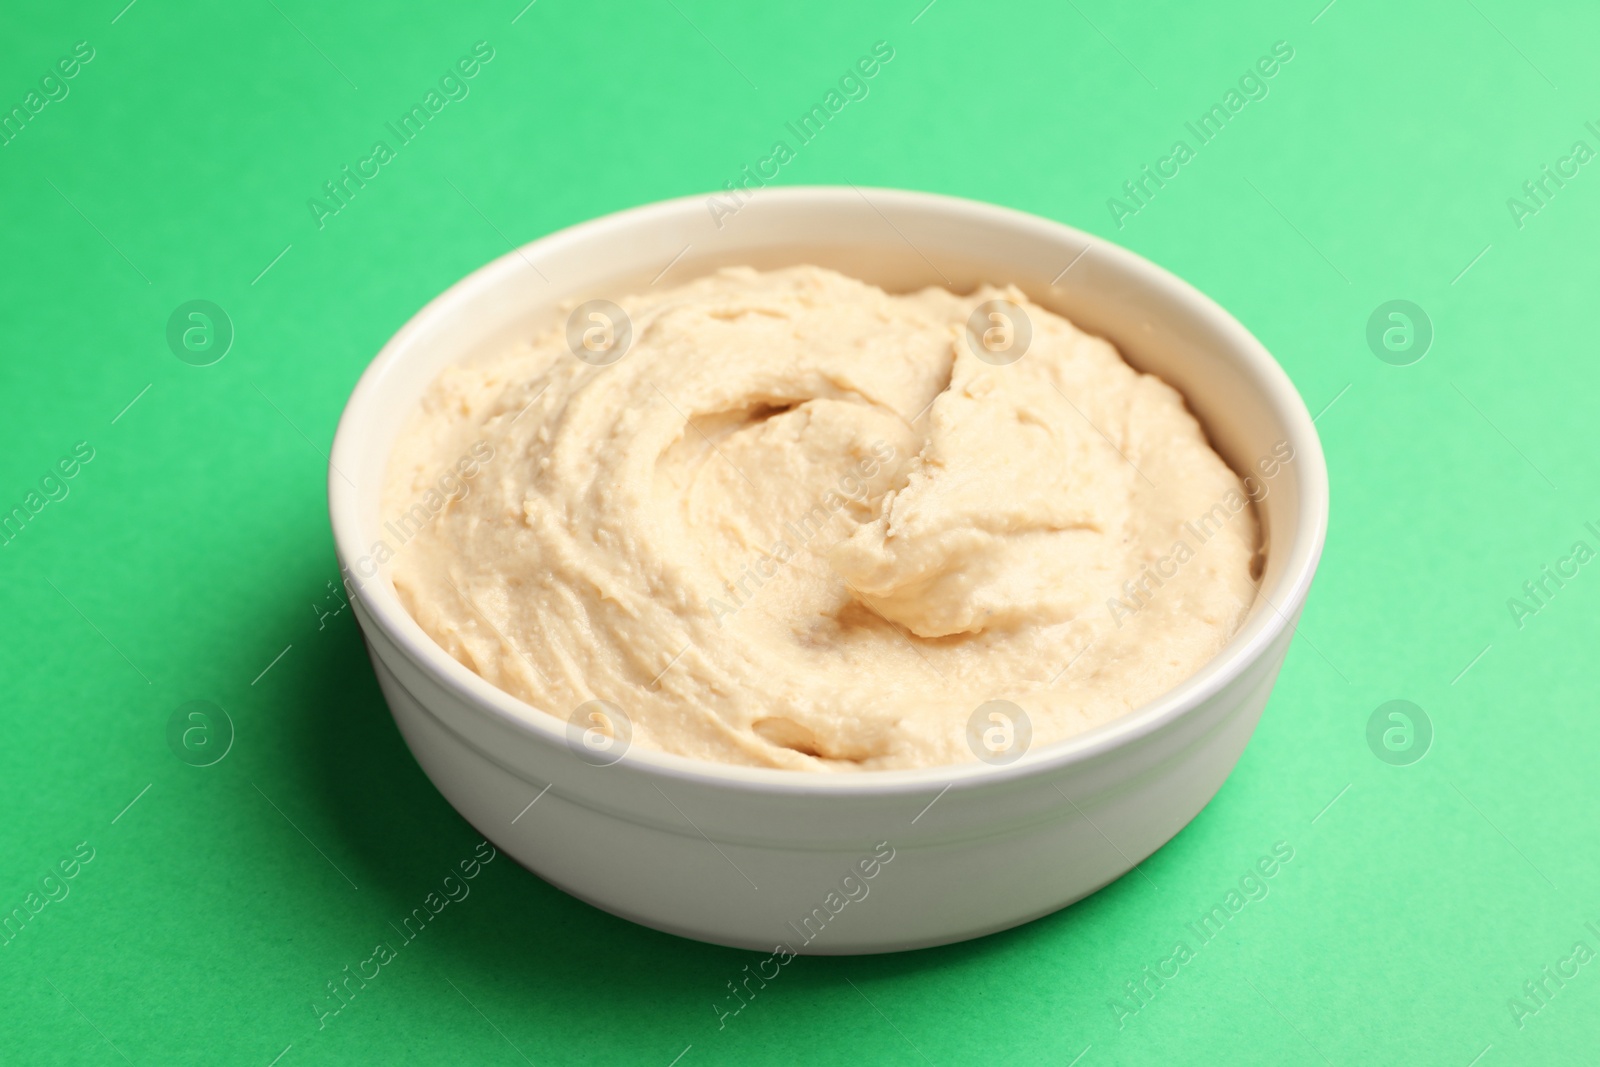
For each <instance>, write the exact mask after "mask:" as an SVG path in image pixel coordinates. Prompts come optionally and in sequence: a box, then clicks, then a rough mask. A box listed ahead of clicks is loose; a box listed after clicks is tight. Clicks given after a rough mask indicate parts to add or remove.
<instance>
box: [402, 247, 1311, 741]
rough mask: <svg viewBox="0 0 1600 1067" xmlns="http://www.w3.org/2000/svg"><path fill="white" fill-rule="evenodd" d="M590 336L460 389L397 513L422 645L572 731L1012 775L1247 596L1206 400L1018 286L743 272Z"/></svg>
mask: <svg viewBox="0 0 1600 1067" xmlns="http://www.w3.org/2000/svg"><path fill="white" fill-rule="evenodd" d="M593 306H595V305H592V304H586V305H583V306H581V307H579V308H577V309H576V312H575V314H574V317H573V322H569V324H568V325H567V327H565V328H561V329H557V330H553V331H551V332H550V333H548V334H547V335H545V336H542V337H539V338H536V339H534V340H533V341H531V342H530V343H525V344H521V345H518V346H517V347H515V348H514V349H513V350H511V351H506V352H503V353H497V354H495V355H493V356H492V357H491V358H487V359H482V360H478V361H474V362H471V363H469V364H466V365H462V366H457V367H452V368H450V369H447V370H446V371H445V372H444V373H443V374H441V375H440V377H439V379H438V381H437V382H435V383H434V385H433V386H432V387H431V389H430V390H429V391H428V393H427V394H426V396H425V397H424V399H423V401H422V403H421V407H420V410H419V411H418V412H417V413H416V414H415V415H414V416H413V418H412V421H411V423H410V425H409V427H408V429H407V430H406V432H404V433H403V434H402V435H401V437H400V440H399V442H398V444H397V446H396V449H395V453H394V457H393V459H392V461H391V465H390V470H389V475H388V479H387V482H386V485H385V489H384V502H383V513H384V515H385V516H386V517H389V518H390V519H391V520H392V521H391V522H390V523H389V525H388V528H389V529H390V530H391V531H395V532H397V533H398V532H399V531H403V534H404V536H403V537H402V538H401V540H402V543H401V545H400V546H399V547H398V548H397V549H396V550H395V551H394V554H393V559H392V561H390V563H389V572H388V573H389V574H390V576H391V578H392V580H393V583H394V587H395V589H396V591H397V592H398V593H399V595H400V598H401V600H402V602H403V603H404V604H405V605H406V607H407V609H408V610H409V611H410V612H411V614H412V615H413V616H414V617H415V618H416V620H417V622H418V623H419V624H421V626H422V628H423V629H424V630H426V631H427V632H428V633H429V634H430V635H432V637H433V638H434V639H435V640H436V641H438V642H439V644H440V645H441V646H442V647H443V648H444V649H445V650H446V651H448V652H449V653H450V654H451V655H452V656H454V657H455V658H456V659H458V660H459V661H460V662H462V663H463V664H465V665H466V666H468V667H470V668H471V669H472V670H474V671H476V672H477V673H478V674H480V675H481V676H482V677H484V678H486V679H487V680H488V681H490V682H491V683H493V684H494V685H496V686H498V687H500V688H501V689H503V690H505V691H506V692H508V693H511V694H513V695H515V696H517V697H519V698H521V699H522V700H524V701H526V702H527V703H529V704H531V705H532V706H533V707H535V708H538V709H542V710H543V711H546V712H548V713H550V714H551V715H554V716H556V717H558V718H560V719H562V720H571V719H572V717H573V716H574V714H575V713H579V714H580V715H582V716H588V717H589V721H591V722H593V723H594V724H597V727H598V728H599V729H600V730H601V731H602V732H603V733H607V734H611V735H613V736H614V737H618V738H621V739H624V740H626V741H627V743H630V744H633V745H646V746H649V747H652V748H656V749H662V750H665V751H668V752H674V753H678V754H679V755H683V756H690V757H695V758H699V759H707V760H718V761H723V762H727V763H738V764H750V765H757V766H767V767H782V768H792V769H796V770H812V771H856V770H878V769H892V768H911V767H925V766H933V765H938V764H948V763H957V762H962V761H969V760H972V759H974V758H991V756H992V755H993V754H994V751H996V750H998V749H1004V748H1006V747H1007V746H1009V747H1010V748H1011V749H1013V750H1015V749H1016V748H1019V747H1024V748H1025V747H1026V746H1027V745H1029V744H1031V745H1032V746H1034V747H1037V746H1039V745H1042V744H1046V743H1049V742H1052V741H1058V740H1061V739H1063V738H1066V737H1070V736H1072V735H1074V734H1078V733H1081V732H1083V731H1085V730H1088V729H1090V728H1092V727H1095V726H1098V725H1100V724H1102V723H1105V722H1107V721H1109V720H1111V719H1115V718H1116V717H1117V716H1119V715H1123V714H1125V713H1127V712H1128V711H1130V710H1132V709H1134V708H1136V707H1138V706H1140V705H1142V704H1144V703H1147V702H1148V701H1150V700H1151V699H1153V698H1154V697H1157V696H1159V695H1160V694H1161V693H1163V692H1164V691H1166V690H1168V689H1170V688H1172V687H1173V686H1174V685H1176V684H1177V683H1179V682H1181V681H1182V680H1183V679H1184V678H1186V677H1187V676H1189V675H1191V674H1193V673H1194V672H1195V671H1196V670H1198V669H1199V668H1200V667H1201V666H1203V665H1204V664H1205V663H1206V661H1207V660H1209V659H1210V658H1211V657H1213V656H1214V655H1215V654H1216V653H1217V652H1218V651H1219V650H1220V649H1221V648H1222V647H1223V645H1224V644H1225V643H1226V642H1227V640H1228V639H1229V637H1230V636H1232V634H1233V633H1234V631H1235V630H1236V629H1237V628H1238V627H1239V625H1240V624H1241V623H1242V621H1243V620H1244V618H1245V615H1246V614H1247V612H1248V611H1249V609H1250V607H1251V605H1252V604H1253V602H1254V600H1255V596H1256V584H1257V579H1258V577H1259V565H1260V550H1261V538H1260V535H1259V532H1258V529H1257V524H1256V518H1255V513H1254V510H1253V508H1252V507H1251V505H1250V500H1249V499H1248V498H1247V495H1246V493H1245V489H1244V486H1243V485H1242V484H1241V482H1240V479H1239V478H1238V476H1236V475H1235V474H1234V472H1233V471H1232V470H1230V469H1229V468H1228V466H1227V464H1225V463H1224V462H1223V461H1222V459H1221V458H1219V457H1218V456H1217V454H1216V453H1215V452H1214V451H1212V449H1211V447H1210V445H1209V444H1208V443H1207V441H1206V438H1205V435H1204V433H1203V431H1202V430H1201V428H1200V426H1199V424H1198V423H1197V422H1196V420H1195V418H1194V416H1193V415H1191V414H1190V413H1189V411H1188V410H1187V408H1186V407H1185V406H1184V401H1183V398H1182V397H1181V396H1180V395H1179V394H1178V393H1177V392H1176V391H1175V390H1174V389H1172V388H1171V387H1170V386H1168V385H1167V384H1165V383H1164V382H1162V381H1160V380H1159V379H1157V378H1155V377H1153V376H1151V375H1148V374H1141V373H1139V372H1138V371H1135V370H1133V369H1132V368H1130V367H1129V366H1128V365H1127V364H1126V363H1125V362H1123V360H1122V358H1121V356H1120V355H1119V354H1118V353H1117V351H1116V349H1115V348H1113V347H1112V346H1111V345H1110V344H1109V343H1107V342H1106V341H1104V340H1101V339H1100V338H1097V337H1093V336H1090V335H1088V334H1086V333H1084V332H1082V331H1081V330H1079V329H1077V328H1076V327H1074V326H1073V325H1072V323H1070V322H1068V321H1067V320H1066V319H1064V318H1062V317H1060V316H1059V315H1056V314H1054V313H1052V312H1050V311H1048V310H1046V309H1044V308H1042V307H1039V306H1037V305H1035V304H1032V303H1030V302H1029V301H1028V300H1027V299H1026V297H1024V296H1023V294H1022V293H1020V292H1018V291H1016V290H1015V289H995V288H984V289H982V290H980V291H978V292H976V293H973V294H970V295H967V296H958V295H956V294H954V293H951V292H948V291H945V290H942V289H927V290H923V291H922V292H917V293H910V294H905V295H890V294H888V293H885V292H884V291H882V290H881V289H878V288H875V287H873V286H871V285H867V284H864V283H862V282H859V281H856V280H854V279H851V278H847V277H845V276H843V275H840V274H837V273H834V272H832V271H828V270H822V269H819V268H815V267H794V268H791V269H787V270H780V271H774V272H770V273H762V272H757V271H755V270H751V269H748V268H734V269H727V270H723V271H720V272H719V273H716V274H714V275H711V276H708V277H704V278H701V279H700V280H698V281H695V282H693V283H691V284H689V285H686V286H683V287H680V288H676V289H671V290H663V291H655V290H650V291H647V292H645V293H641V294H638V295H635V296H632V297H629V298H626V299H625V300H623V301H622V304H621V308H622V311H621V313H620V314H619V313H618V311H617V308H618V306H617V305H611V304H605V305H604V307H605V308H609V309H611V311H610V312H604V311H602V312H594V311H591V310H588V309H590V308H592V307H593ZM622 315H625V316H626V318H625V319H623V318H622ZM1280 458H1284V457H1280ZM397 524H398V525H397ZM596 701H599V702H603V703H600V704H596V703H594V702H596ZM597 707H598V708H605V709H607V710H606V712H605V714H604V715H603V716H597V717H596V716H589V713H588V712H587V711H582V710H581V709H586V708H597ZM995 708H1001V709H1011V710H1012V712H1015V711H1016V710H1017V709H1020V712H1021V716H1022V719H1023V720H1024V721H1023V722H1022V723H1021V724H1020V727H1019V726H1018V724H1016V723H1015V722H1013V719H1015V717H1016V716H1015V714H1010V715H1006V716H1002V718H1000V719H997V718H993V716H992V714H991V712H992V710H993V709H995ZM980 713H981V714H980ZM619 719H621V720H625V721H617V720H619ZM974 723H977V726H976V727H975V726H974ZM991 723H994V724H998V725H997V726H991ZM585 725H588V723H585ZM975 730H976V731H977V732H975ZM995 730H999V733H995V732H994V731H995ZM980 736H981V737H986V738H987V739H988V740H987V741H986V742H985V745H986V746H987V750H985V749H984V748H980V747H977V746H975V744H974V738H975V737H980ZM1016 754H1018V755H1020V753H1016ZM1001 761H1003V760H996V759H992V758H991V762H1001Z"/></svg>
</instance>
